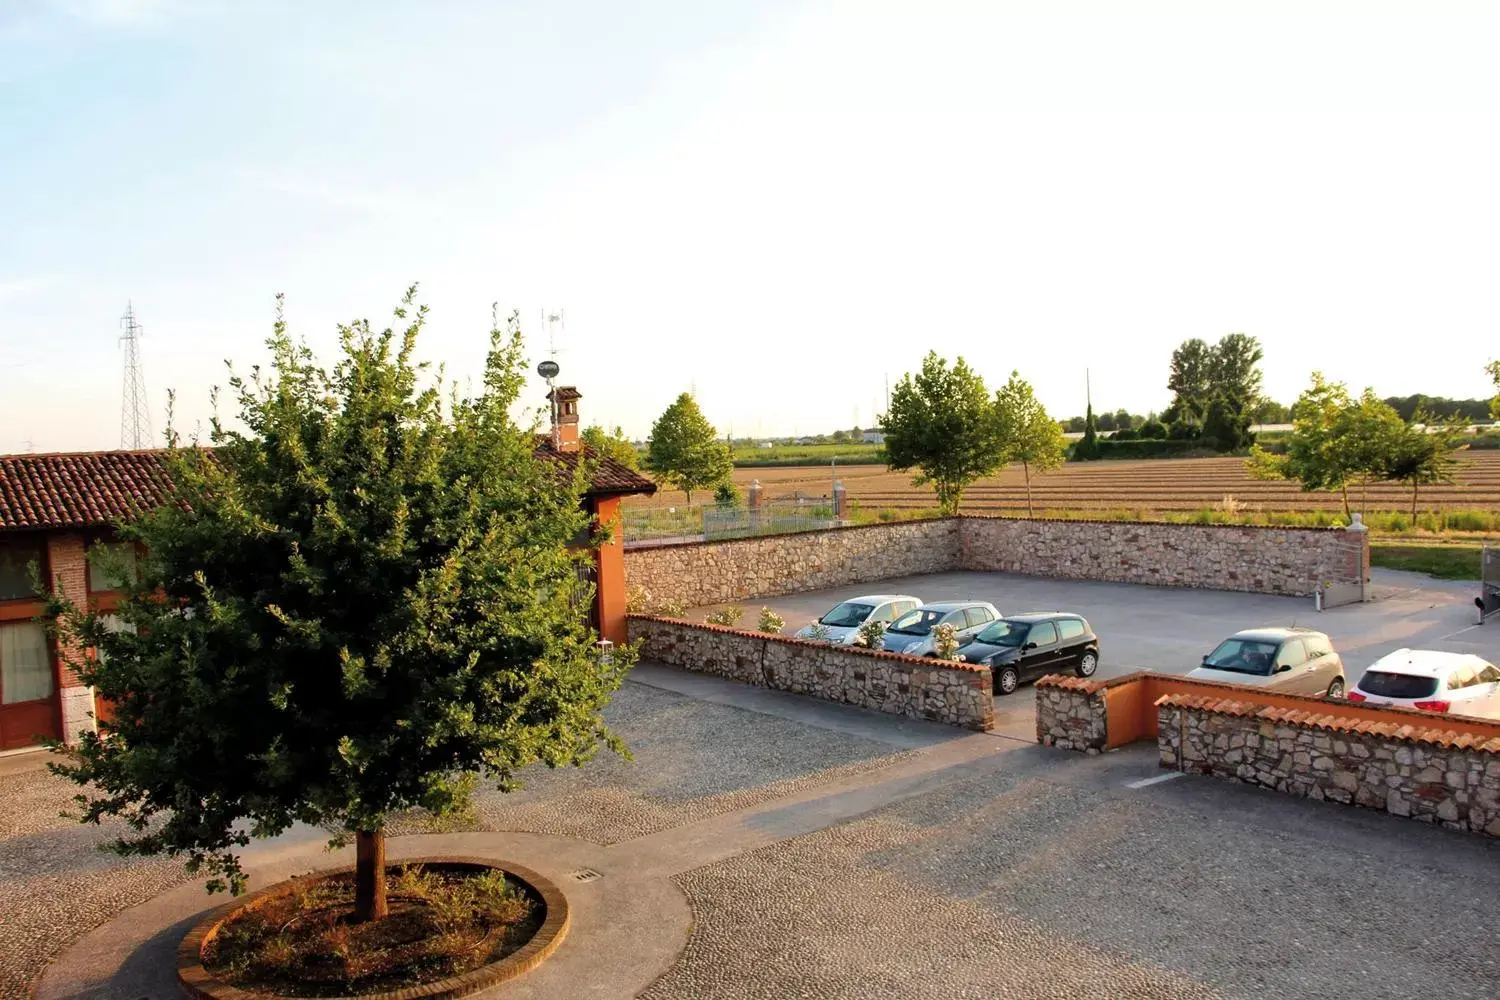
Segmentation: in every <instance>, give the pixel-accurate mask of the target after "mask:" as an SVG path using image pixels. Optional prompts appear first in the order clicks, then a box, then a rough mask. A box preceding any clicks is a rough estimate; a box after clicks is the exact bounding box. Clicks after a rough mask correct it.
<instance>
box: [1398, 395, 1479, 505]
mask: <svg viewBox="0 0 1500 1000" xmlns="http://www.w3.org/2000/svg"><path fill="white" fill-rule="evenodd" d="M1412 417H1413V419H1412V422H1411V423H1409V424H1407V425H1406V427H1405V428H1403V429H1402V431H1401V433H1400V434H1399V435H1396V436H1395V440H1394V442H1393V443H1392V445H1391V446H1390V448H1388V449H1387V452H1386V455H1385V468H1384V469H1382V470H1381V478H1383V479H1389V480H1391V481H1392V482H1397V483H1405V484H1406V485H1408V486H1410V487H1411V519H1412V523H1413V524H1416V520H1417V494H1418V491H1419V490H1420V489H1421V488H1422V487H1423V486H1436V485H1438V484H1440V483H1451V482H1453V479H1454V472H1455V470H1456V469H1457V467H1458V459H1457V458H1455V457H1454V452H1455V451H1457V450H1458V449H1459V448H1460V447H1462V446H1463V445H1462V441H1463V437H1464V434H1465V432H1466V431H1467V429H1468V424H1469V421H1468V418H1467V417H1465V416H1463V415H1461V414H1460V415H1455V416H1451V417H1439V416H1436V415H1434V414H1431V413H1428V412H1426V411H1424V410H1420V409H1419V410H1417V411H1415V412H1414V413H1413V414H1412Z"/></svg>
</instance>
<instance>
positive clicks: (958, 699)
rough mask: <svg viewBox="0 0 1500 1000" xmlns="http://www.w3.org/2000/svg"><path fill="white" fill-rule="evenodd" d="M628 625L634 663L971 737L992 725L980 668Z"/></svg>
mask: <svg viewBox="0 0 1500 1000" xmlns="http://www.w3.org/2000/svg"><path fill="white" fill-rule="evenodd" d="M628 621H629V631H630V639H631V641H632V642H634V641H636V640H641V643H642V648H641V659H642V660H646V661H650V662H653V663H663V664H667V665H668V666H674V667H681V668H684V669H687V670H692V671H696V672H698V673H705V674H713V675H715V676H718V677H727V678H729V679H730V680H736V681H740V682H742V683H745V684H754V685H756V686H758V687H766V688H772V689H774V690H777V691H790V692H792V693H793V694H805V695H811V696H812V697H814V698H823V699H826V700H828V701H838V702H843V703H844V704H847V705H857V706H859V707H860V708H869V709H874V710H875V711H877V712H885V713H886V714H888V715H904V716H909V717H911V718H914V719H928V720H931V721H933V722H945V723H947V724H949V725H953V726H963V727H964V728H967V729H978V730H988V729H991V728H993V727H994V724H995V701H994V694H993V684H994V680H993V678H992V677H991V675H990V670H989V668H988V667H983V666H977V665H975V664H968V663H953V662H945V661H939V660H932V659H923V658H919V657H915V656H901V655H899V654H896V653H884V652H870V651H868V650H864V649H855V648H850V647H847V646H830V645H827V644H825V643H817V642H805V641H803V640H801V639H790V638H786V637H784V636H778V635H769V634H767V633H764V632H744V631H740V630H738V629H729V628H721V627H719V626H716V625H692V624H689V623H687V622H682V621H676V620H673V619H667V618H654V617H648V616H644V615H631V616H630V617H629V619H628Z"/></svg>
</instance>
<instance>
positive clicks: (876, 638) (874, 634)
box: [854, 618, 890, 649]
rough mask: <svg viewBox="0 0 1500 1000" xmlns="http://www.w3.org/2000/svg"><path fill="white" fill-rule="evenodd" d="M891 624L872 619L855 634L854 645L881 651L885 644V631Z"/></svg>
mask: <svg viewBox="0 0 1500 1000" xmlns="http://www.w3.org/2000/svg"><path fill="white" fill-rule="evenodd" d="M888 624H890V623H889V622H882V621H876V620H875V619H873V618H872V619H870V620H869V621H867V622H865V623H864V624H863V625H861V626H860V627H859V630H858V631H857V632H855V633H854V645H856V646H863V647H864V648H866V649H880V648H882V645H883V644H884V642H885V629H886V626H887V625H888Z"/></svg>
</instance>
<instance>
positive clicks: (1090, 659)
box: [1078, 649, 1099, 677]
mask: <svg viewBox="0 0 1500 1000" xmlns="http://www.w3.org/2000/svg"><path fill="white" fill-rule="evenodd" d="M1098 669H1099V654H1098V653H1096V652H1094V651H1093V650H1092V649H1090V650H1087V651H1085V652H1084V654H1083V657H1082V658H1081V659H1080V660H1079V661H1078V676H1079V677H1092V676H1094V671H1095V670H1098Z"/></svg>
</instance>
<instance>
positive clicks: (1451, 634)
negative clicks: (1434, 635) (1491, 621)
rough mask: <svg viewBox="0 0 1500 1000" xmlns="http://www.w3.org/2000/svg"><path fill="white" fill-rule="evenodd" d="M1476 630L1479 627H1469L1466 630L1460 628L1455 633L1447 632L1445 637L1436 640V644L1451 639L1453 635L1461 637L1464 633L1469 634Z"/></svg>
mask: <svg viewBox="0 0 1500 1000" xmlns="http://www.w3.org/2000/svg"><path fill="white" fill-rule="evenodd" d="M1476 628H1479V626H1478V625H1470V626H1469V627H1468V628H1461V629H1459V630H1458V631H1457V632H1449V633H1448V634H1447V635H1445V636H1440V637H1439V638H1438V642H1442V641H1443V640H1444V639H1451V638H1453V637H1454V636H1455V635H1463V634H1464V633H1465V632H1471V631H1473V630H1474V629H1476Z"/></svg>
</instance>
